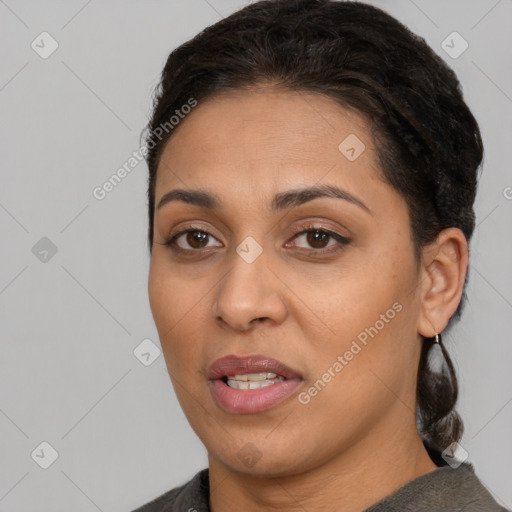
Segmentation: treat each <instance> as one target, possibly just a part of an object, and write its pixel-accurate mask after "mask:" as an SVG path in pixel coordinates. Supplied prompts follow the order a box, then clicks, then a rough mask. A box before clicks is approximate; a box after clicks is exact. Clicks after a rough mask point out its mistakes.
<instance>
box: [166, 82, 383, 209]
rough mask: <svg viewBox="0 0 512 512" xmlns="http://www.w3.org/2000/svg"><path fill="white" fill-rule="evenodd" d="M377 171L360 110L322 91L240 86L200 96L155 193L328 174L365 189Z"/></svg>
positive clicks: (273, 184) (255, 185)
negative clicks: (250, 89) (344, 104)
mask: <svg viewBox="0 0 512 512" xmlns="http://www.w3.org/2000/svg"><path fill="white" fill-rule="evenodd" d="M347 150H348V153H347ZM354 156H355V157H356V158H354ZM378 174H379V168H378V164H377V157H376V153H375V148H374V144H373V140H372V138H371V133H370V130H369V127H368V123H367V121H366V119H365V118H364V117H363V116H361V115H360V114H358V113H357V112H355V111H353V110H350V109H347V108H344V107H342V106H340V105H339V104H338V103H337V102H336V101H335V100H334V99H332V98H328V97H326V96H323V95H320V94H318V93H309V92H298V91H294V92H291V91H283V90H275V89H270V88H267V89H260V90H257V91H235V92H230V93H223V94H221V95H218V96H215V97H214V98H211V99H208V100H207V101H205V102H199V104H198V106H196V107H195V108H194V109H193V110H192V112H191V113H190V114H188V115H187V117H186V118H185V119H183V120H182V121H181V122H180V124H179V126H178V127H177V128H175V132H174V133H173V136H172V137H171V139H170V140H169V142H168V143H167V145H166V147H165V149H164V151H163V154H162V158H161V160H160V165H159V168H158V174H157V187H156V191H157V193H156V195H157V200H158V196H159V194H160V195H161V194H162V193H163V192H164V191H165V190H167V189H169V188H172V187H175V186H176V187H177V186H179V187H180V188H183V187H184V186H189V187H196V186H198V185H201V186H202V187H208V188H216V189H217V190H220V191H222V190H223V189H224V190H226V187H227V186H228V187H233V186H236V187H238V188H239V189H240V190H242V189H244V188H245V190H246V191H247V192H248V193H251V192H252V193H257V191H258V190H260V189H261V190H262V191H263V189H268V188H269V187H270V188H273V189H279V188H282V187H289V186H290V185H296V184H302V185H312V184H314V183H316V182H318V181H319V180H323V179H324V178H326V179H327V178H328V179H329V181H331V182H333V181H334V182H337V183H338V184H344V185H347V186H352V187H357V188H360V187H362V186H364V183H366V184H368V182H369V181H380V179H379V178H378ZM358 183H359V185H357V184H358Z"/></svg>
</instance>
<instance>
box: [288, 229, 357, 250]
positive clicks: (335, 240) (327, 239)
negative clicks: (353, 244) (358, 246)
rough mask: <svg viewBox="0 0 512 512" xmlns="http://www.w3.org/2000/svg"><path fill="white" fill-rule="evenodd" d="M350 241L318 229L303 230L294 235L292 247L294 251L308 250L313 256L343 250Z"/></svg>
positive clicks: (337, 234) (328, 231) (331, 232)
mask: <svg viewBox="0 0 512 512" xmlns="http://www.w3.org/2000/svg"><path fill="white" fill-rule="evenodd" d="M349 243H350V240H349V239H348V238H346V237H344V236H342V235H340V234H339V233H335V232H334V231H330V230H327V229H321V228H319V227H310V228H308V229H304V230H303V231H300V232H299V233H297V234H296V235H295V237H294V238H293V245H292V247H295V248H296V249H300V250H308V249H309V251H310V252H311V251H312V253H313V254H317V255H319V256H320V255H322V254H326V253H334V252H336V251H338V250H341V249H343V248H344V247H345V246H347V245H348V244H349Z"/></svg>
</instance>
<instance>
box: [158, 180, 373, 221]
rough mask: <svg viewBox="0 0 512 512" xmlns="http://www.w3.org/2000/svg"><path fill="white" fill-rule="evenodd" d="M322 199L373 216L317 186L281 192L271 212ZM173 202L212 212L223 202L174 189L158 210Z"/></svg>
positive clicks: (348, 197)
mask: <svg viewBox="0 0 512 512" xmlns="http://www.w3.org/2000/svg"><path fill="white" fill-rule="evenodd" d="M320 197H330V198H334V199H342V200H344V201H347V202H349V203H352V204H354V205H356V206H359V207H360V208H362V209H363V210H365V211H366V212H368V213H369V214H372V212H371V210H370V208H368V206H366V205H365V204H364V203H363V201H361V200H360V199H358V198H357V197H355V196H353V195H352V194H350V193H348V192H347V191H346V190H343V189H341V188H338V187H335V186H334V185H316V186H313V187H306V188H301V189H297V190H288V191H285V192H280V193H278V194H276V195H275V196H274V199H273V200H272V203H271V210H273V211H280V210H285V209H287V208H291V207H294V206H300V205H301V204H304V203H307V202H309V201H312V200H313V199H318V198H320ZM173 201H181V202H184V203H187V204H192V205H195V206H199V207H202V208H207V209H210V210H220V209H221V208H222V201H221V200H220V198H219V197H218V196H217V195H216V194H212V193H210V192H206V191H204V190H185V189H174V190H171V191H170V192H167V193H166V194H164V195H163V196H162V198H161V199H160V201H159V202H158V206H157V209H160V208H162V207H163V206H164V205H166V204H168V203H170V202H173Z"/></svg>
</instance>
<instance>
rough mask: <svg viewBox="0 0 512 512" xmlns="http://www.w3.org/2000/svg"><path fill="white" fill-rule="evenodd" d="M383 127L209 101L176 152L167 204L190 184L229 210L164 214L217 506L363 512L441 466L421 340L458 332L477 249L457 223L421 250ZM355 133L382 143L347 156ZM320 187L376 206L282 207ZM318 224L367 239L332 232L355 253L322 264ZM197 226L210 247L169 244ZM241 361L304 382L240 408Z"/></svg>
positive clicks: (330, 106) (165, 275)
mask: <svg viewBox="0 0 512 512" xmlns="http://www.w3.org/2000/svg"><path fill="white" fill-rule="evenodd" d="M370 133H371V132H370V130H369V127H368V125H367V123H366V121H365V119H364V118H363V117H362V116H360V115H359V114H358V113H356V112H354V111H351V110H348V109H344V108H342V107H341V106H339V105H338V104H337V103H335V102H334V101H333V100H332V99H330V98H326V97H324V96H321V95H319V94H315V93H304V92H290V91H283V90H277V89H273V88H271V87H270V86H268V87H261V88H259V89H254V90H250V91H237V92H230V93H227V94H226V93H224V94H222V95H219V96H216V97H214V98H212V99H209V100H207V101H205V102H201V103H200V104H199V105H198V106H197V107H196V108H195V109H194V110H193V111H192V112H191V113H190V114H189V115H188V116H187V117H186V119H185V120H183V121H182V122H181V124H180V125H179V126H178V127H177V129H176V131H175V132H174V134H173V136H172V138H171V139H170V141H169V142H168V143H167V145H166V147H165V149H164V152H163V154H162V158H161V161H160V163H159V167H158V172H157V181H156V190H155V197H156V204H157V205H158V202H159V200H160V198H161V197H162V196H163V195H164V194H166V193H167V192H169V191H170V190H172V189H176V188H180V189H201V190H207V191H209V192H211V193H214V194H216V195H217V196H218V197H219V199H220V200H221V201H222V208H221V209H219V210H218V211H213V210H210V209H207V208H203V207H199V206H196V205H191V204H187V203H185V202H182V201H173V202H169V203H167V204H166V205H165V206H163V207H162V208H159V209H157V210H156V211H155V217H154V223H155V224H154V226H155V235H154V243H153V252H152V258H151V267H150V275H149V298H150V304H151V309H152V313H153V316H154V320H155V323H156V326H157V329H158V332H159V335H160V341H161V345H162V348H163V352H164V355H165V360H166V364H167V368H168V370H169V374H170V376H171V379H172V382H173V385H174V388H175V391H176V394H177V397H178V399H179V401H180V404H181V406H182V408H183V410H184V412H185V414H186V416H187V418H188V420H189V422H190V424H191V426H192V428H193V429H194V430H195V432H196V433H197V435H198V436H199V438H200V439H201V440H202V442H203V443H204V445H205V446H206V449H207V450H208V459H209V468H210V489H211V492H210V505H211V508H212V510H213V511H214V512H220V511H222V512H229V511H239V510H246V511H253V510H261V509H262V507H263V508H264V509H265V510H289V511H295V510H301V511H303V510H308V511H317V510H318V511H320V510H322V511H325V510H334V509H335V510H341V509H342V510H344V511H349V512H350V511H361V510H364V509H365V508H367V507H369V506H370V505H372V504H374V503H376V502H377V501H378V500H380V499H381V498H383V497H385V496H387V495H388V494H390V493H391V492H393V491H395V490H396V489H398V488H400V487H401V486H403V485H404V484H405V483H407V482H409V481H410V480H412V479H414V478H416V477H418V476H421V475H423V474H425V473H428V472H430V471H433V470H435V469H436V466H435V464H434V463H433V462H432V461H431V459H430V458H429V456H428V454H427V452H426V451H425V449H424V447H423V445H422V443H421V439H420V437H419V435H418V432H417V428H416V420H415V413H414V411H415V393H416V375H417V367H418V362H419V356H420V348H421V342H422V341H421V338H420V334H421V335H423V336H428V337H431V336H433V335H434V334H435V332H441V331H442V330H443V328H444V327H445V326H446V324H447V322H448V320H449V318H450V317H451V316H452V314H453V313H454V312H455V310H456V307H457V305H458V303H459V301H460V298H461V294H462V290H463V284H464V277H465V274H466V271H467V244H466V240H465V238H464V235H463V234H462V232H461V231H460V230H458V229H455V228H450V229H447V230H444V231H443V232H441V233H440V235H439V236H438V238H437V240H435V241H434V242H433V243H432V244H430V245H428V246H427V247H425V248H424V249H423V252H422V257H421V261H418V260H417V259H416V258H415V255H414V249H413V244H412V239H411V232H410V226H409V220H410V219H409V214H408V209H407V204H406V202H405V200H404V199H403V198H402V196H401V195H400V194H399V193H398V192H397V191H396V190H395V189H393V188H392V187H391V186H390V185H389V184H387V183H386V182H385V181H384V180H383V178H382V177H381V174H380V172H379V163H378V159H377V155H376V153H375V148H374V143H373V141H372V137H371V134H370ZM349 134H356V135H357V137H358V138H359V139H360V140H361V141H363V142H364V144H365V146H366V148H365V150H364V151H363V153H362V154H361V155H360V156H359V157H358V158H356V159H355V160H354V161H349V160H348V159H347V158H346V157H345V156H344V155H343V154H342V153H341V152H340V150H339V149H338V145H339V144H340V142H341V141H343V140H344V139H345V138H346V137H347V136H348V135H349ZM320 184H331V185H335V186H337V187H339V188H342V189H344V190H345V191H347V192H349V193H350V194H352V195H353V196H355V197H356V198H358V199H359V200H360V201H362V202H363V203H364V204H365V205H366V207H367V208H368V210H369V211H367V210H365V209H364V208H362V207H360V206H358V205H356V204H353V203H351V202H349V201H345V200H341V199H335V198H326V197H322V198H317V199H314V200H312V201H309V202H306V203H304V204H302V205H299V206H294V207H290V208H288V209H286V210H283V211H279V212H274V211H271V209H270V204H271V201H272V199H273V197H274V195H275V194H277V193H279V192H283V191H285V190H290V189H297V188H302V187H306V186H314V185H320ZM304 223H306V227H304V229H307V228H309V227H310V225H311V224H313V225H314V227H315V228H317V229H324V230H325V229H327V230H330V231H333V232H335V233H338V234H340V235H342V236H344V237H346V238H348V239H349V240H350V242H349V243H348V244H346V245H341V244H340V243H338V242H337V241H336V240H335V239H333V238H330V239H329V238H328V237H327V239H323V240H324V242H323V243H324V245H327V247H326V248H325V249H326V250H327V249H332V248H336V247H338V248H339V250H337V251H333V252H331V253H324V254H322V244H321V243H320V244H319V243H318V242H317V243H316V245H315V239H313V240H312V243H309V242H311V238H308V236H307V234H305V233H303V234H299V235H294V231H293V229H294V228H299V227H301V226H303V225H304ZM194 228H195V229H196V230H197V229H200V230H205V231H207V232H208V233H210V235H209V238H207V241H206V242H205V243H207V247H206V248H204V247H203V248H202V247H201V245H200V244H198V243H197V242H196V243H195V245H194V246H191V245H190V243H189V244H187V238H186V235H184V236H181V238H180V239H179V244H180V245H181V246H182V247H183V248H185V249H184V250H185V251H187V248H188V252H187V253H186V254H188V256H186V255H185V253H178V252H175V251H173V250H172V249H171V248H170V247H168V246H165V245H164V243H165V241H166V240H168V239H169V237H170V235H173V234H176V233H179V232H180V231H182V230H184V229H194ZM196 235H197V234H196ZM247 236H251V237H253V238H254V239H255V240H256V241H257V242H258V243H259V245H260V246H261V247H262V248H263V252H262V253H261V255H260V256H259V257H258V258H256V260H255V261H254V262H252V263H247V262H246V261H245V260H244V259H242V258H241V257H240V256H239V254H238V253H237V252H236V247H237V246H238V245H239V244H240V243H241V242H242V241H243V240H244V239H245V238H246V237H247ZM189 241H190V239H189ZM191 241H192V243H194V239H192V240H191ZM308 241H309V242H308ZM196 247H197V248H196ZM394 303H399V304H400V305H401V306H402V310H401V311H400V312H399V313H397V314H396V316H395V317H394V318H393V319H392V320H390V321H389V322H388V323H386V324H385V327H384V328H382V329H381V330H379V332H378V334H377V335H375V336H374V337H373V338H369V341H368V343H367V345H366V346H364V347H363V348H362V350H361V351H360V352H359V353H358V354H357V355H356V356H354V358H353V359H352V360H351V361H350V362H349V363H348V364H347V365H346V366H344V368H343V370H342V371H341V372H339V373H338V374H337V375H336V377H335V378H333V379H332V380H331V382H329V383H328V384H327V385H326V386H325V387H324V388H323V389H322V391H321V392H319V393H318V394H317V395H316V396H314V397H312V398H311V400H310V401H309V403H307V404H305V405H304V404H301V403H300V402H299V401H298V398H297V395H298V394H299V393H300V392H303V391H305V390H306V391H307V390H308V388H310V387H311V386H312V385H313V384H314V383H315V381H317V380H318V379H319V378H320V377H321V376H322V375H323V374H324V373H325V372H326V371H327V370H328V369H329V368H331V367H332V366H333V364H334V362H335V361H336V360H337V357H338V356H339V355H343V354H344V353H345V352H346V351H347V350H348V349H349V348H350V346H351V343H352V341H353V340H354V339H356V338H357V335H358V334H359V333H361V332H362V331H364V329H365V328H367V327H369V326H374V325H375V323H376V321H377V320H379V318H381V317H380V315H381V314H384V313H385V312H386V311H387V310H388V309H389V308H391V307H392V305H393V304H394ZM229 354H236V355H251V354H264V355H267V356H270V357H273V358H275V359H278V360H280V361H282V362H284V363H285V364H287V365H288V366H290V367H291V368H292V369H294V370H296V371H298V372H299V373H300V374H301V376H302V378H303V382H302V383H301V385H300V387H299V389H298V390H297V391H296V393H295V394H294V395H293V396H291V397H289V398H288V399H286V400H285V401H284V402H281V403H280V404H279V405H277V406H276V407H274V408H272V409H270V410H267V411H264V412H261V413H258V414H236V413H230V412H226V411H224V410H223V409H221V408H220V407H219V406H218V405H217V403H216V402H215V401H214V399H213V398H212V395H211V393H210V388H209V384H208V378H207V372H208V369H209V367H210V365H211V364H212V363H213V362H214V361H215V360H216V359H218V358H219V357H222V356H226V355H229ZM247 443H251V445H253V447H252V448H250V450H252V451H253V452H254V453H255V454H257V455H258V456H259V457H260V458H259V460H258V461H257V462H256V463H255V464H253V465H252V466H251V467H248V466H247V465H246V464H244V462H243V461H242V460H241V458H239V457H238V453H239V452H240V450H242V453H243V447H244V446H245V445H246V444H247ZM247 449H248V448H247V446H246V447H245V450H247ZM333 504H335V505H333Z"/></svg>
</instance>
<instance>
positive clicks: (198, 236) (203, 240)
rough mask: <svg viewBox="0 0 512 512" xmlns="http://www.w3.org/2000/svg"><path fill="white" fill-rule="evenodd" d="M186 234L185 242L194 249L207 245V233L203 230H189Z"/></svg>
mask: <svg viewBox="0 0 512 512" xmlns="http://www.w3.org/2000/svg"><path fill="white" fill-rule="evenodd" d="M186 235H187V236H186V240H187V243H188V244H189V245H190V247H192V248H194V249H201V248H202V247H205V246H206V245H208V233H205V232H204V231H189V232H188V233H186Z"/></svg>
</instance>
